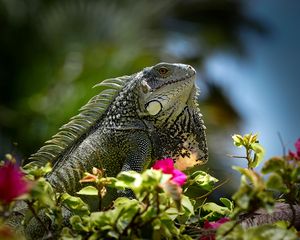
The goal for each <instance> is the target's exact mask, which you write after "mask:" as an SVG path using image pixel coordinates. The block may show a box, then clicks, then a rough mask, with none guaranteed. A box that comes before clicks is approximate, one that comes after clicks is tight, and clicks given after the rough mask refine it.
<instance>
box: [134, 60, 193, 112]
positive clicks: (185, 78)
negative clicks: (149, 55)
mask: <svg viewBox="0 0 300 240" xmlns="http://www.w3.org/2000/svg"><path fill="white" fill-rule="evenodd" d="M195 76H196V71H195V70H194V69H193V68H192V67H191V66H189V65H185V64H178V63H159V64H157V65H155V66H153V67H149V68H145V69H144V70H143V71H141V72H140V73H138V78H141V81H140V82H139V84H138V86H137V89H138V94H139V106H140V111H141V114H142V115H150V116H158V117H160V116H164V115H170V112H174V113H175V115H176V112H177V113H178V114H179V113H180V112H181V111H182V110H183V108H184V107H185V106H186V104H187V102H188V100H189V99H190V98H191V97H194V96H191V95H194V93H195V86H194V84H195V83H194V82H195V78H196V77H195Z"/></svg>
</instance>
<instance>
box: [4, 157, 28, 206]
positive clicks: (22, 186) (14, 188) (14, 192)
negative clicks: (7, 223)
mask: <svg viewBox="0 0 300 240" xmlns="http://www.w3.org/2000/svg"><path fill="white" fill-rule="evenodd" d="M28 191H29V183H28V182H27V181H26V180H25V179H24V174H23V173H22V172H21V170H20V168H19V167H18V166H17V165H15V164H13V163H11V162H6V163H5V164H4V165H3V166H1V167H0V202H2V203H4V204H8V203H10V202H11V201H13V200H14V199H15V198H16V197H19V196H21V195H22V194H24V193H26V192H28Z"/></svg>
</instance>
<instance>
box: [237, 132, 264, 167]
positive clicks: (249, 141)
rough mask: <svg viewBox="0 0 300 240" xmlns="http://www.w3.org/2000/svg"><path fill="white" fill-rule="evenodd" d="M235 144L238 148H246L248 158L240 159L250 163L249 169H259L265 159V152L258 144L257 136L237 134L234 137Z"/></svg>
mask: <svg viewBox="0 0 300 240" xmlns="http://www.w3.org/2000/svg"><path fill="white" fill-rule="evenodd" d="M232 139H233V143H234V145H235V146H237V147H244V148H245V150H246V156H244V157H243V156H242V157H239V158H245V159H247V161H248V168H255V167H257V166H258V165H259V164H260V163H261V161H262V160H263V158H264V154H265V150H264V148H263V147H262V146H261V145H260V144H259V143H258V135H257V134H246V135H244V136H241V135H238V134H235V135H233V136H232Z"/></svg>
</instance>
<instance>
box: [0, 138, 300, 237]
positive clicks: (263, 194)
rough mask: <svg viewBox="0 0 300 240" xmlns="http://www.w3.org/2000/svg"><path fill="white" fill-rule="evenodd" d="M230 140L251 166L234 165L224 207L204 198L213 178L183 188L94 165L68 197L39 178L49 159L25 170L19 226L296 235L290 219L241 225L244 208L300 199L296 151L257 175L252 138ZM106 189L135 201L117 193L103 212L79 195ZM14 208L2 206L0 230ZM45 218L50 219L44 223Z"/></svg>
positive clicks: (167, 177)
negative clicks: (237, 177) (234, 181)
mask: <svg viewBox="0 0 300 240" xmlns="http://www.w3.org/2000/svg"><path fill="white" fill-rule="evenodd" d="M233 141H234V144H235V145H236V146H238V147H240V148H244V149H245V150H246V155H245V156H242V157H240V156H238V157H239V158H242V159H246V160H247V162H248V167H247V168H242V167H239V166H234V167H233V168H234V169H235V170H236V171H238V172H239V173H240V174H241V184H240V187H239V188H238V189H237V191H236V192H235V193H234V194H233V196H232V200H230V199H227V198H220V203H221V205H220V204H218V203H216V202H207V199H206V197H207V196H208V195H209V194H210V193H211V192H212V191H213V190H214V189H215V188H216V186H215V184H216V183H217V182H218V180H217V179H216V178H214V177H213V176H211V175H210V174H208V173H207V172H204V171H195V172H193V173H192V174H191V175H190V176H189V177H188V180H187V182H186V183H185V185H184V186H183V188H182V187H181V186H180V185H181V184H179V183H176V182H174V181H173V180H172V174H164V173H163V172H162V171H161V170H155V169H148V170H145V171H144V172H142V173H137V172H134V171H127V172H121V173H120V174H119V175H118V176H117V177H116V178H113V177H105V174H104V171H103V170H101V169H97V168H93V170H92V173H85V175H84V177H83V179H81V180H80V181H81V182H85V183H90V184H91V185H88V186H85V187H84V188H82V189H81V190H80V191H78V192H77V194H76V195H77V196H71V195H70V194H67V193H57V192H56V191H55V190H54V189H53V188H52V186H51V185H50V183H49V182H47V181H46V179H45V177H44V176H45V174H47V173H48V172H49V171H51V166H50V165H49V164H47V165H46V166H45V167H37V166H36V165H34V164H28V165H26V166H25V167H24V172H25V173H26V178H27V179H28V181H30V183H31V184H30V185H31V188H30V192H29V193H28V194H26V195H23V196H22V198H20V199H18V200H23V201H24V203H25V204H26V205H27V210H26V211H27V213H25V215H26V217H25V219H24V221H23V222H24V225H25V226H26V225H28V224H29V223H30V222H31V220H32V219H33V218H36V219H37V220H38V221H39V222H42V223H43V224H42V227H43V228H44V230H45V232H46V235H47V236H50V237H53V236H59V238H60V239H63V240H69V239H78V240H84V239H88V240H94V239H95V240H96V239H193V238H199V239H206V237H211V236H213V237H216V239H225V240H230V239H243V240H244V239H258V240H260V239H261V240H268V239H272V240H274V239H287V240H291V239H296V238H297V237H296V233H297V232H296V230H295V229H294V228H291V223H287V222H277V223H276V222H275V223H274V224H272V225H271V224H263V225H261V226H256V227H251V228H250V229H245V228H244V227H243V226H242V224H241V219H240V216H241V214H243V215H244V214H245V213H246V215H247V214H248V215H251V214H254V216H255V211H256V210H258V209H266V210H267V211H268V212H271V211H272V206H273V205H274V203H276V200H277V199H276V198H275V196H278V195H280V197H281V199H280V200H281V201H283V200H285V201H286V202H287V203H290V204H294V203H299V189H298V185H299V183H300V179H299V178H300V177H299V173H300V161H299V156H298V155H296V154H290V155H289V156H283V157H273V158H271V159H270V160H268V161H266V162H265V163H264V165H263V167H262V173H263V174H265V175H262V174H260V173H258V172H257V171H255V170H254V167H255V166H257V165H258V164H259V163H260V162H261V161H262V156H263V152H264V149H263V148H262V146H261V145H259V144H258V139H257V135H256V134H255V135H253V134H247V135H245V136H243V137H242V136H241V135H234V136H233ZM297 146H298V145H297ZM297 154H298V152H297ZM162 163H163V162H162ZM182 174H183V173H182ZM106 188H115V189H116V190H118V191H120V193H122V192H123V193H128V191H132V193H133V194H134V195H135V198H133V199H130V198H125V197H119V198H117V199H116V200H115V201H114V202H113V204H112V206H110V207H108V208H106V209H102V208H101V205H100V206H99V209H101V210H98V211H96V212H90V210H89V206H88V204H87V203H85V202H84V201H83V200H82V199H81V198H80V197H78V196H84V195H86V196H96V197H98V198H99V203H101V199H102V198H103V197H104V196H105V195H106V194H107V191H106ZM13 205H14V202H12V203H11V206H13ZM11 206H7V205H5V206H0V230H1V228H2V226H3V219H4V218H5V217H4V216H6V215H7V213H8V212H9V211H10V210H11ZM43 216H45V217H47V219H49V221H47V222H45V221H44V217H43ZM66 216H67V219H68V221H66V219H65V217H66ZM228 217H230V219H231V220H230V221H229V222H227V221H228ZM224 222H226V223H224ZM1 223H2V225H1ZM50 229H51V230H50Z"/></svg>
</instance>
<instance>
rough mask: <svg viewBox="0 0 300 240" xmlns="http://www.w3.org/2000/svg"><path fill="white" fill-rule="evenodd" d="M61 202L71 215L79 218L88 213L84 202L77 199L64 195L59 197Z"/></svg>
mask: <svg viewBox="0 0 300 240" xmlns="http://www.w3.org/2000/svg"><path fill="white" fill-rule="evenodd" d="M61 202H62V204H63V205H65V207H66V208H68V209H69V210H70V211H71V212H72V213H73V214H78V215H81V216H85V215H89V214H90V211H89V209H88V206H87V205H86V203H85V202H83V201H82V199H81V198H79V197H74V196H71V195H70V194H68V193H64V194H63V195H62V196H61Z"/></svg>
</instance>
